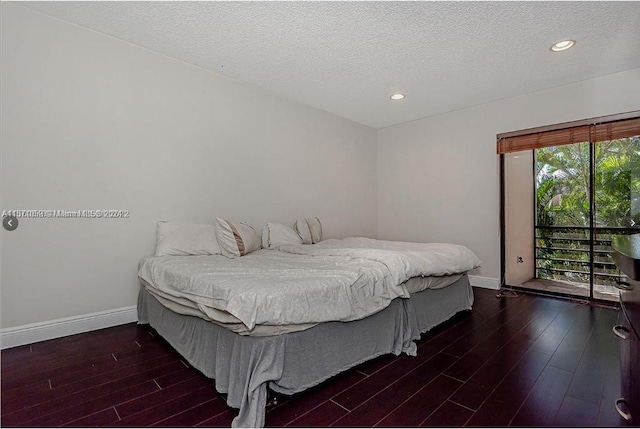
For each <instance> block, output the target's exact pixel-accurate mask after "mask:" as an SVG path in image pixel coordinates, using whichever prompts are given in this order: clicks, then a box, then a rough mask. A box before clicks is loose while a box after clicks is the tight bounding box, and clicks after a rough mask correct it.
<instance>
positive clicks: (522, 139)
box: [497, 112, 640, 154]
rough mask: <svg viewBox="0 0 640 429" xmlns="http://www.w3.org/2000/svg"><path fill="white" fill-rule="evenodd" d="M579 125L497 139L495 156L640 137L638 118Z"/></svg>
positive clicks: (639, 118) (525, 132)
mask: <svg viewBox="0 0 640 429" xmlns="http://www.w3.org/2000/svg"><path fill="white" fill-rule="evenodd" d="M636 113H640V112H636ZM580 123H581V125H577V126H567V127H566V128H561V129H556V130H551V131H538V132H531V131H529V132H527V131H524V132H523V134H521V135H509V136H507V137H501V138H498V144H497V151H498V154H503V153H509V152H518V151H522V150H531V149H540V148H543V147H548V146H560V145H565V144H573V143H582V142H596V141H605V140H615V139H622V138H626V137H633V136H637V135H640V116H638V117H633V118H629V119H623V120H616V121H610V122H594V123H591V124H585V121H580ZM509 134H514V133H509Z"/></svg>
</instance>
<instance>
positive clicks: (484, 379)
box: [451, 313, 556, 424]
mask: <svg viewBox="0 0 640 429" xmlns="http://www.w3.org/2000/svg"><path fill="white" fill-rule="evenodd" d="M555 315H556V314H554V313H549V314H541V315H539V316H538V317H535V318H534V319H533V321H531V323H529V324H528V325H527V326H525V327H524V328H523V329H522V330H520V331H519V332H518V333H517V334H516V335H515V336H514V337H513V338H512V339H511V340H510V341H508V342H507V343H506V344H505V345H504V346H503V347H502V348H500V349H499V350H498V351H497V352H496V353H495V354H494V355H493V356H492V357H491V358H490V359H488V360H487V361H486V362H485V363H484V364H483V365H482V366H481V367H480V368H479V369H478V370H477V371H476V372H475V373H474V374H473V375H472V376H471V377H470V378H469V379H468V381H467V382H466V383H465V384H464V386H462V387H461V388H460V389H458V391H457V392H456V393H455V394H454V395H453V396H452V397H451V400H452V401H453V402H455V403H457V404H460V405H463V406H465V407H467V408H470V409H472V410H477V409H478V408H479V407H480V405H481V404H482V403H483V402H484V401H485V400H486V399H487V397H488V396H489V395H490V394H491V392H492V391H493V390H494V389H495V388H496V386H498V385H499V384H500V383H501V382H502V380H503V379H504V378H505V377H507V376H508V375H509V373H510V372H511V371H512V369H514V368H516V367H518V366H519V368H521V367H522V365H520V360H521V359H522V358H523V357H525V356H526V357H528V358H530V357H531V356H536V355H531V354H529V353H528V351H529V349H530V348H531V346H532V345H533V344H534V342H535V341H536V339H537V338H538V337H539V336H540V335H541V334H542V332H544V330H545V329H546V328H547V327H548V326H549V324H550V323H551V321H552V320H553V319H554V317H555ZM538 355H542V354H541V353H538ZM549 357H550V356H549V355H542V357H541V358H540V359H536V360H531V361H530V360H526V361H525V362H526V366H527V367H531V368H533V369H534V372H535V378H534V379H533V380H531V385H530V386H529V388H530V387H531V386H533V383H534V382H535V380H536V378H537V377H538V375H539V374H540V372H541V371H542V369H543V368H544V366H545V365H546V364H547V361H548V360H549ZM540 361H544V363H543V364H542V366H540V365H539V364H538V362H540ZM527 392H528V390H527ZM525 396H526V395H525ZM509 420H510V418H509ZM509 420H507V422H506V423H508V421H509ZM506 423H505V424H506Z"/></svg>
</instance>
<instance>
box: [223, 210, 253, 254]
mask: <svg viewBox="0 0 640 429" xmlns="http://www.w3.org/2000/svg"><path fill="white" fill-rule="evenodd" d="M216 237H217V238H218V245H219V246H220V250H221V251H222V254H223V255H224V256H226V257H228V258H235V257H239V256H244V255H246V254H249V253H251V252H253V251H255V250H258V249H260V237H259V236H258V233H257V232H256V230H255V229H253V227H251V226H250V225H247V224H246V223H235V222H231V221H229V220H226V219H220V218H216Z"/></svg>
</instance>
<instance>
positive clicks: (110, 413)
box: [63, 407, 118, 428]
mask: <svg viewBox="0 0 640 429" xmlns="http://www.w3.org/2000/svg"><path fill="white" fill-rule="evenodd" d="M117 421H118V414H117V413H116V410H115V409H114V408H113V407H109V408H107V409H106V410H102V411H98V412H97V413H93V414H89V415H88V416H84V417H82V418H79V419H77V420H73V421H71V422H68V423H65V424H64V425H63V426H67V427H80V428H86V427H97V426H110V425H112V424H114V423H115V422H117Z"/></svg>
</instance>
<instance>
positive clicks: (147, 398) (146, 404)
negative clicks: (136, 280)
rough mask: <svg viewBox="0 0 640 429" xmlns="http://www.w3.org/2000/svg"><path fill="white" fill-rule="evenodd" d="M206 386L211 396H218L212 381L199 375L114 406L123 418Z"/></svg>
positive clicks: (212, 397)
mask: <svg viewBox="0 0 640 429" xmlns="http://www.w3.org/2000/svg"><path fill="white" fill-rule="evenodd" d="M204 388H208V389H209V390H210V391H211V398H210V399H214V398H217V397H218V394H217V392H215V391H214V389H213V383H212V382H211V381H209V380H206V379H204V378H201V377H197V376H194V377H191V378H189V379H187V380H184V381H183V382H182V383H178V384H174V385H172V386H169V387H166V388H164V389H160V390H156V391H154V392H151V393H149V394H148V395H144V396H140V397H138V398H136V399H133V400H131V401H128V402H123V403H121V404H119V405H116V406H115V409H116V411H117V412H118V415H119V416H120V418H121V419H125V418H127V417H129V416H131V415H134V414H137V413H140V412H143V411H146V410H149V409H152V408H155V407H157V406H158V405H161V404H167V403H169V402H171V401H173V400H175V399H176V398H178V397H180V396H183V395H186V394H187V393H189V392H192V391H194V390H198V389H204Z"/></svg>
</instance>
